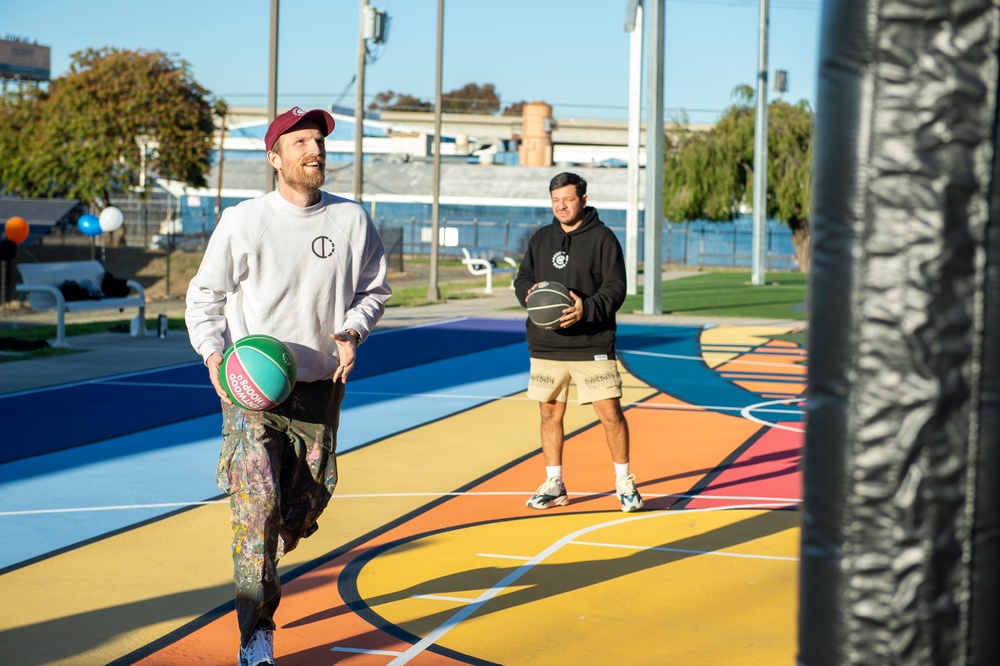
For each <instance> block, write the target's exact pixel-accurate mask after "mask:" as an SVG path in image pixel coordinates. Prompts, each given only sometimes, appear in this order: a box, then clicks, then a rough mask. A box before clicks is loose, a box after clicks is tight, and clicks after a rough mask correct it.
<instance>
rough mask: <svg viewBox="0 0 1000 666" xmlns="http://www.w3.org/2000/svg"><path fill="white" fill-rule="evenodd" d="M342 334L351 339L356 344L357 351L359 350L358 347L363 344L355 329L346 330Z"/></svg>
mask: <svg viewBox="0 0 1000 666" xmlns="http://www.w3.org/2000/svg"><path fill="white" fill-rule="evenodd" d="M341 333H343V334H344V335H346V336H347V337H349V338H350V339H351V342H353V343H354V348H355V349H357V348H358V345H359V344H361V334H360V333H358V332H357V331H355V330H354V329H353V328H345V329H344V330H343V331H341Z"/></svg>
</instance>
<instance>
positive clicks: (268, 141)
mask: <svg viewBox="0 0 1000 666" xmlns="http://www.w3.org/2000/svg"><path fill="white" fill-rule="evenodd" d="M303 120H311V121H313V122H314V123H316V125H318V126H319V130H320V131H321V132H323V136H330V132H332V131H333V125H334V122H333V116H331V115H330V114H329V113H327V112H326V111H324V110H323V109H313V110H312V111H303V110H302V109H300V108H299V107H297V106H293V107H292V108H290V109H289V110H288V111H285V112H284V113H282V114H280V115H278V116H277V117H276V118H275V119H274V120H272V121H271V124H270V125H268V126H267V133H266V134H265V135H264V148H266V149H267V150H268V151H270V150H271V149H272V148H274V142H275V141H277V140H278V137H279V136H281V135H282V134H284V133H285V132H288V131H289V130H291V129H292V128H293V127H295V126H296V125H298V124H299V123H301V122H302V121H303Z"/></svg>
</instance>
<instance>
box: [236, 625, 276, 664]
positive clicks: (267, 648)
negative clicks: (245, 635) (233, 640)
mask: <svg viewBox="0 0 1000 666" xmlns="http://www.w3.org/2000/svg"><path fill="white" fill-rule="evenodd" d="M240 666H274V632H273V631H271V630H270V629H258V630H257V631H255V632H253V636H251V637H250V642H249V643H247V646H246V647H241V648H240Z"/></svg>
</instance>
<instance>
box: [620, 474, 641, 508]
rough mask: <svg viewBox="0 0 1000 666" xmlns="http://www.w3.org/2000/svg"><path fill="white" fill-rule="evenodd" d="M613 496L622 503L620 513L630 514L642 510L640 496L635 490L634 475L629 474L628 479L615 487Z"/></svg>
mask: <svg viewBox="0 0 1000 666" xmlns="http://www.w3.org/2000/svg"><path fill="white" fill-rule="evenodd" d="M615 495H616V496H617V497H618V501H619V502H621V503H622V511H624V512H626V513H631V512H633V511H638V510H639V509H641V508H642V496H641V495H639V491H638V490H636V488H635V475H634V474H629V476H628V478H627V479H625V480H624V481H622V482H621V483H619V484H616V485H615Z"/></svg>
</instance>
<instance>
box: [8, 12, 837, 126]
mask: <svg viewBox="0 0 1000 666" xmlns="http://www.w3.org/2000/svg"><path fill="white" fill-rule="evenodd" d="M648 1H649V0H647V2H648ZM370 4H371V5H372V6H373V7H376V8H379V9H382V10H385V11H386V12H388V14H389V17H390V26H389V33H388V40H387V41H386V43H385V44H383V45H381V46H376V45H372V50H373V54H374V55H375V56H376V59H375V61H374V62H372V63H371V64H370V65H369V66H368V67H367V69H366V81H365V97H366V100H368V99H370V98H371V97H372V96H374V94H375V93H378V92H381V91H385V90H393V91H395V92H397V93H407V94H410V95H415V96H417V97H420V98H423V99H426V100H429V101H432V100H433V99H434V84H435V57H436V39H437V37H436V34H437V32H436V31H437V6H438V2H437V0H370ZM627 4H628V3H627V1H626V0H445V2H444V6H445V18H444V64H443V67H442V78H443V84H442V87H443V89H444V91H446V92H447V91H449V90H452V89H455V88H458V87H461V86H463V85H465V84H466V83H477V84H481V85H482V84H486V83H492V84H494V85H495V86H496V88H497V90H498V92H499V94H500V96H501V102H502V103H503V104H508V103H513V102H518V101H535V100H541V101H545V102H547V103H549V104H551V105H552V106H553V107H554V115H555V116H556V118H557V119H559V118H563V119H566V118H600V119H608V120H624V119H626V117H627V109H628V54H629V38H628V34H627V33H626V32H625V29H624V23H625V8H626V6H627ZM270 7H271V0H171V2H169V3H147V2H142V1H140V0H88V1H87V2H74V1H71V0H30V1H27V0H0V16H2V17H3V27H2V28H0V36H4V37H6V36H10V35H14V36H17V37H21V38H28V39H30V40H32V41H36V42H38V43H39V44H44V45H46V46H49V47H51V49H52V63H51V67H52V76H53V77H56V76H60V75H63V74H65V73H66V71H67V68H68V65H69V56H70V54H71V53H73V52H74V51H77V50H80V49H83V48H87V47H95V48H96V47H102V46H113V47H118V48H129V49H145V50H160V51H164V52H166V53H168V54H171V55H176V56H177V57H179V58H181V59H183V60H186V61H187V62H188V63H189V64H190V66H191V71H192V74H193V76H194V78H195V80H197V81H198V82H199V83H200V84H201V85H203V86H204V87H206V88H208V89H209V90H210V91H211V93H212V94H213V95H216V96H220V97H223V98H225V99H226V101H227V102H228V103H229V104H230V105H235V106H260V107H263V106H266V104H267V91H268V52H269V34H270V27H269V26H270ZM359 7H360V2H359V1H358V0H321V1H316V0H311V1H308V0H280V5H279V11H280V17H279V41H278V105H279V107H287V106H291V105H299V106H304V107H329V106H330V105H331V104H333V103H337V102H339V103H340V104H341V105H342V106H348V107H353V105H354V99H355V93H356V90H355V88H354V87H353V85H351V79H352V77H353V76H354V74H355V71H356V69H357V28H358V14H359ZM819 20H820V0H771V1H770V29H769V69H770V71H771V72H772V74H771V76H772V80H773V72H774V70H777V69H781V70H785V71H787V72H788V79H789V90H788V92H787V93H785V94H784V96H783V97H784V99H786V100H788V101H790V102H796V101H798V100H800V99H806V100H808V101H809V102H810V103H811V104H813V106H815V104H814V100H815V88H816V69H817V62H818V35H819ZM757 41H758V4H757V2H756V0H667V2H666V51H665V63H664V68H665V72H664V95H665V107H666V115H667V118H671V117H676V116H677V114H678V112H679V111H681V110H683V111H684V112H686V114H687V116H688V118H689V119H690V120H691V121H694V122H711V121H713V120H715V119H716V118H717V117H718V115H719V113H720V112H721V111H722V110H723V109H725V108H726V107H727V106H729V105H730V104H731V103H732V97H731V93H732V90H733V88H734V87H736V86H737V85H740V84H748V85H751V86H753V85H755V83H756V68H757ZM644 80H645V79H644ZM776 96H777V93H770V99H774V98H775V97H776Z"/></svg>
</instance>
